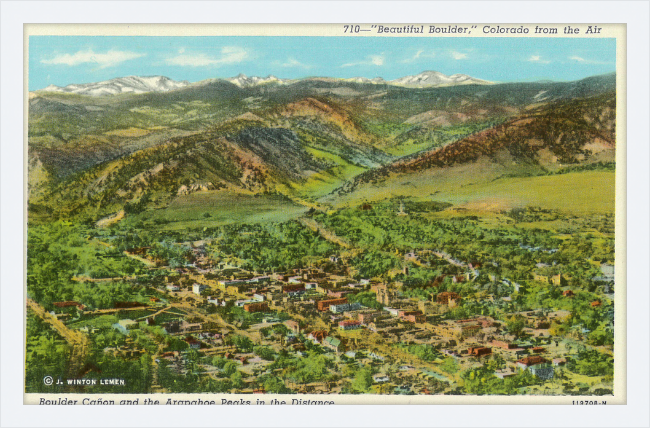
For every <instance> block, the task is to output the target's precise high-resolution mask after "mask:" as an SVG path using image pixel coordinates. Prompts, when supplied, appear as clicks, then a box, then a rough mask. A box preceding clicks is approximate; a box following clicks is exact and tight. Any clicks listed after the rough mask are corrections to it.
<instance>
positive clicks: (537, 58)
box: [528, 55, 551, 64]
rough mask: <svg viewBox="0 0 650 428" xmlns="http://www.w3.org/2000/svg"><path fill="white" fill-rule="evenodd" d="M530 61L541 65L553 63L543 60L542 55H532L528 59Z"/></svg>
mask: <svg viewBox="0 0 650 428" xmlns="http://www.w3.org/2000/svg"><path fill="white" fill-rule="evenodd" d="M528 61H530V62H536V63H539V64H548V63H550V62H551V61H548V60H545V59H542V57H541V56H540V55H531V56H530V58H528Z"/></svg>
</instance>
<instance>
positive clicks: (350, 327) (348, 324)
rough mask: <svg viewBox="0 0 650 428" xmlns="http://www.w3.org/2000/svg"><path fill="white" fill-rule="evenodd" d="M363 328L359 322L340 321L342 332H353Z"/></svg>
mask: <svg viewBox="0 0 650 428" xmlns="http://www.w3.org/2000/svg"><path fill="white" fill-rule="evenodd" d="M359 327H361V323H360V322H359V321H357V320H343V321H339V328H340V329H341V330H353V329H355V328H359Z"/></svg>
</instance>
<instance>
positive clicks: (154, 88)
mask: <svg viewBox="0 0 650 428" xmlns="http://www.w3.org/2000/svg"><path fill="white" fill-rule="evenodd" d="M310 79H318V78H305V79H280V78H278V77H275V76H273V75H269V76H266V77H257V76H250V77H249V76H246V75H245V74H239V75H237V76H235V77H230V78H226V79H221V80H225V81H227V82H230V83H232V84H234V85H236V86H238V87H240V88H248V87H252V86H258V85H267V84H278V85H287V84H291V83H295V82H298V81H300V80H310ZM215 80H220V79H209V80H206V81H201V82H197V83H194V85H199V86H200V85H203V84H207V83H209V82H214V81H215ZM340 80H345V81H350V82H357V83H374V84H385V85H396V86H406V87H412V88H427V87H436V86H449V85H467V84H477V85H488V84H491V83H492V82H488V81H487V80H482V79H476V78H474V77H471V76H467V75H465V74H454V75H452V76H447V75H445V74H442V73H440V72H437V71H424V72H422V73H420V74H417V75H414V76H404V77H400V78H399V79H395V80H389V81H386V80H384V79H382V78H381V77H376V78H374V79H368V78H365V77H353V78H349V79H340ZM189 85H190V83H189V82H188V81H186V80H185V81H180V82H177V81H175V80H172V79H170V78H168V77H165V76H147V77H138V76H128V77H119V78H116V79H111V80H106V81H103V82H96V83H85V84H72V85H68V86H65V87H60V86H56V85H50V86H48V87H46V88H43V89H41V90H40V91H42V92H66V93H73V94H81V95H91V96H104V95H117V94H125V93H134V94H141V93H145V92H168V91H172V90H175V89H180V88H184V87H186V86H189Z"/></svg>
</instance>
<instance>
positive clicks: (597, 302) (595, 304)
mask: <svg viewBox="0 0 650 428" xmlns="http://www.w3.org/2000/svg"><path fill="white" fill-rule="evenodd" d="M601 304H602V303H601V301H600V300H594V301H593V302H591V307H592V308H595V307H598V306H600V305H601Z"/></svg>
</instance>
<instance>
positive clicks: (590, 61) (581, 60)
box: [569, 55, 611, 64]
mask: <svg viewBox="0 0 650 428" xmlns="http://www.w3.org/2000/svg"><path fill="white" fill-rule="evenodd" d="M569 59H570V60H571V61H576V62H579V63H581V64H611V62H607V61H597V60H594V59H585V58H582V57H580V56H577V55H573V56H570V57H569Z"/></svg>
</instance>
